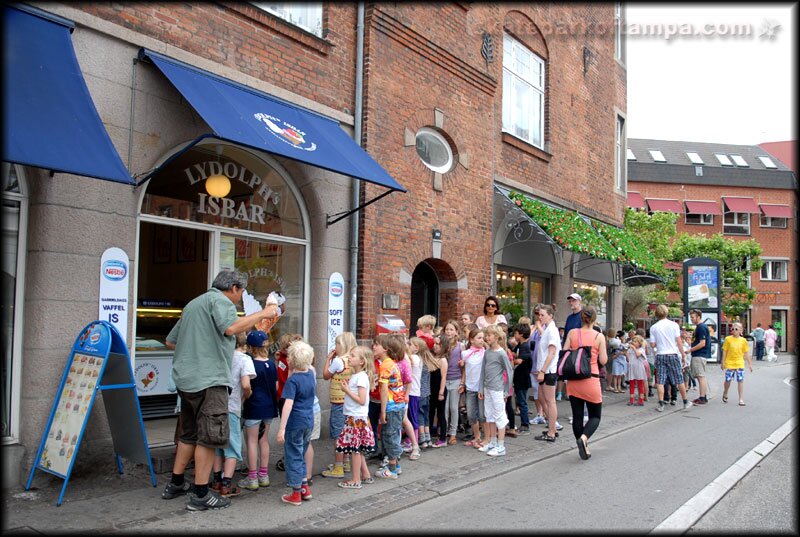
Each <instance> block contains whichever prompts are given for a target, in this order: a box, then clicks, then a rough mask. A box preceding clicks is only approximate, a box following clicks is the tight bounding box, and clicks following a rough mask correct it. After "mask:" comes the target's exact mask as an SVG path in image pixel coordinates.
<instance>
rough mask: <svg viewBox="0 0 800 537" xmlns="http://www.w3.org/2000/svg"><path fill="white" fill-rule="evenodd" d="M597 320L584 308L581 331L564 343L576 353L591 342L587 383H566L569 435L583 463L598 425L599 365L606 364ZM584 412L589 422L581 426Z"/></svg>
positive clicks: (571, 335)
mask: <svg viewBox="0 0 800 537" xmlns="http://www.w3.org/2000/svg"><path fill="white" fill-rule="evenodd" d="M596 320H597V312H596V311H595V309H594V308H593V307H592V306H584V307H583V310H581V327H580V328H575V329H572V330H570V332H569V334H567V339H566V341H565V343H566V345H565V346H566V348H567V349H570V350H574V349H577V348H578V347H581V346H583V345H586V346H589V345H590V343H589V342H591V347H592V351H591V372H592V376H591V377H589V378H586V379H578V380H570V381H569V382H567V395H568V396H569V404H570V406H571V407H572V433H573V434H574V435H575V441H576V442H577V444H578V453H579V455H580V457H581V459H583V460H587V459H588V458H589V457H591V456H592V454H591V453H589V448H588V444H589V438H590V437H591V436H592V434H594V432H595V431H596V430H597V427H598V426H599V425H600V414H601V409H602V406H603V392H602V389H601V388H600V368H599V366H600V365H605V364H606V362H608V353H607V351H606V338H605V336H603V334H601V333H599V332H596V331H595V330H594V329H593V328H592V327H593V326H594V322H595V321H596ZM584 408H586V409H587V410H588V415H589V421H587V422H586V425H584V424H583V413H584Z"/></svg>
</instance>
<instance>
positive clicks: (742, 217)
mask: <svg viewBox="0 0 800 537" xmlns="http://www.w3.org/2000/svg"><path fill="white" fill-rule="evenodd" d="M729 214H732V215H733V219H734V222H726V218H725V217H727V216H728V215H729ZM745 221H746V222H745ZM750 223H751V219H750V213H736V212H733V211H726V212H725V214H724V216H723V218H722V234H723V235H750ZM744 227H746V228H747V231H746V232H745V233H736V232H733V231H731V230H730V228H744Z"/></svg>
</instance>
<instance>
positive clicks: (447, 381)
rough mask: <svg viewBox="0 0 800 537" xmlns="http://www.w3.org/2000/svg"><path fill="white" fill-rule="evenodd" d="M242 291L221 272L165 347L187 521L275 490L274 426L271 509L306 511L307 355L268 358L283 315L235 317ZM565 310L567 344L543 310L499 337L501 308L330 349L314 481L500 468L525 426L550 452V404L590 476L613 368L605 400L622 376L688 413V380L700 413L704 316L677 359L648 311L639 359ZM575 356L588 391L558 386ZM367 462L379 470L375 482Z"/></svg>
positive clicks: (587, 319)
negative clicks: (431, 462) (323, 457)
mask: <svg viewBox="0 0 800 537" xmlns="http://www.w3.org/2000/svg"><path fill="white" fill-rule="evenodd" d="M246 285H247V276H246V275H244V274H242V273H240V272H237V271H222V272H220V273H219V275H218V276H217V278H215V280H214V283H213V284H212V288H211V289H210V290H209V291H207V292H206V293H204V294H203V295H201V296H200V297H198V298H196V299H195V300H193V301H191V302H190V303H189V304H188V305H187V306H186V308H185V309H184V311H183V315H182V317H181V319H180V320H179V321H178V323H177V324H176V325H175V327H174V328H173V330H172V331H171V332H170V334H169V335H168V336H167V344H168V346H170V348H173V349H174V350H175V356H174V359H173V364H174V365H173V381H174V383H175V387H176V388H177V391H178V395H179V396H180V398H181V401H182V404H181V413H180V417H179V423H178V428H179V431H180V434H179V436H178V440H177V452H176V458H175V463H174V466H173V470H172V475H171V478H170V481H169V483H168V484H167V485H166V487H165V489H164V491H163V492H162V497H163V498H164V499H173V498H177V497H179V496H185V495H186V496H188V503H187V509H188V510H190V511H202V510H208V509H221V508H225V507H228V506H229V505H230V502H231V500H230V498H231V497H234V496H237V495H238V494H241V492H242V489H249V490H253V491H255V490H259V489H261V488H266V487H269V486H270V479H269V470H268V460H269V453H270V443H269V429H270V427H271V426H274V424H273V422H274V421H275V419H276V418H278V419H279V421H278V430H277V434H276V435H275V438H276V441H277V443H278V444H279V445H282V446H283V457H282V458H281V459H280V461H279V464H278V467H279V468H280V469H282V470H284V471H285V472H286V484H287V486H288V487H290V489H291V490H290V492H289V493H288V494H286V495H282V496H281V500H282V501H283V502H285V503H287V504H289V505H293V506H301V505H302V504H303V502H304V501H308V500H310V499H312V498H313V496H312V492H311V486H312V484H313V477H312V476H313V463H314V460H313V459H314V450H313V445H312V442H313V441H315V440H317V439H318V438H319V437H320V414H321V412H320V407H319V401H318V399H317V396H316V393H317V374H316V371H315V370H314V367H313V363H314V351H313V349H312V347H311V346H310V345H309V344H308V343H307V342H306V341H304V340H303V338H302V336H300V335H299V334H284V335H282V336H281V338H280V341H279V343H280V345H279V346H280V349H279V351H278V352H277V353H276V355H275V356H274V357H270V356H268V354H267V352H266V343H267V341H268V336H267V334H266V333H264V332H262V331H259V330H249V329H252V328H254V325H256V323H258V322H260V321H262V320H264V319H274V318H276V317H279V316H280V315H281V312H282V309H281V305H282V302H281V301H280V300H279V299H275V298H273V297H272V296H270V298H269V299H268V300H267V304H266V306H265V307H264V309H263V310H261V311H259V312H257V313H254V314H251V315H247V316H244V317H238V316H237V314H236V304H237V303H238V302H239V301H240V300H241V298H242V294H243V293H244V290H245V287H246ZM280 298H282V297H280ZM568 300H569V302H570V309H571V311H572V313H571V315H570V317H569V319H568V321H569V322H568V325H569V326H568V327H567V328H569V330H567V329H566V328H565V329H564V331H563V334H561V333H560V331H559V329H558V327H557V326H556V323H555V321H554V313H555V312H554V306H553V305H551V304H538V305H537V306H536V307H535V308H534V312H533V313H534V315H533V318H532V319H531V318H527V317H522V318H520V319H519V321H518V323H517V324H516V325H515V326H513V327H511V329H510V330H509V326H508V325H507V323H506V317H505V316H504V315H503V314H502V313H501V311H500V303H499V301H498V299H497V297H494V296H489V297H487V298H486V301H485V303H484V308H483V315H481V316H480V317H478V318H477V319H475V322H473V319H474V317H473V316H472V314H470V313H467V312H465V313H464V314H462V315H461V316H460V318H459V320H448V321H446V322H444V323H443V325H441V326H437V320H436V318H435V317H433V316H431V315H425V316H423V317H421V318H420V319H418V322H417V328H418V329H417V331H416V332H415V334H414V335H413V336H411V337H408V336H406V335H404V334H401V333H391V334H378V335H377V336H375V338H374V339H373V340H372V343H371V345H370V346H365V345H358V343H357V341H356V338H355V336H354V334H352V333H349V332H344V333H342V334H340V335H339V336H337V338H336V341H335V347H334V349H333V350H332V351H331V352H330V353H329V354H328V355H327V357H326V359H325V363H324V365H323V370H322V379H323V381H327V382H329V383H330V386H329V390H328V393H329V398H330V418H329V419H330V421H329V431H330V441H331V442H332V447H333V448H334V459H333V462H332V463H331V464H329V465H328V467H327V468H326V469H325V470H323V471H322V472H321V474H320V475H321V476H322V477H323V478H328V479H336V480H338V483H337V484H338V486H339V487H340V488H343V489H360V488H362V487H363V486H364V485H369V484H372V483H374V482H375V478H379V479H392V480H395V479H399V478H400V476H401V475H402V471H403V469H402V458H403V456H404V455H405V456H406V458H407V459H408V460H409V461H417V460H419V459H420V458H421V457H422V450H429V449H436V448H444V447H447V448H453V447H455V446H459V444H460V443H459V440H458V434H459V433H461V434H462V440H463V444H461V446H462V447H461V448H459V449H463V447H468V448H473V449H476V453H482V454H485V455H487V456H489V457H503V456H505V455H506V454H507V453H508V447H507V446H506V443H505V439H506V438H507V437H511V438H515V437H518V436H525V435H529V434H531V425H541V426H544V427H545V428H544V430H542V431H540V432H539V434H537V435H535V436H534V438H535V439H536V440H539V441H544V442H550V443H553V442H556V441H557V438H558V436H559V431H560V430H562V429H563V426H561V424H560V423H559V422H558V406H557V401H558V400H559V399H568V400H569V403H570V408H571V414H572V416H571V417H570V423H571V425H572V433H573V437H574V439H575V444H576V446H577V451H578V455H579V457H580V459H581V460H588V459H589V458H590V457H591V452H590V449H589V439H590V438H591V437H592V435H593V434H594V433H595V432H596V431H597V429H598V427H599V425H600V421H601V416H602V404H603V389H602V387H601V377H603V373H604V372H606V371H605V370H607V369H608V367H609V366H611V367H613V368H614V369H613V371H612V373H613V374H612V375H608V374H606V375H605V376H606V380H607V385H608V386H613V387H614V388H615V389H612V390H610V391H615V392H617V393H621V392H622V389H621V386H622V384H621V382H622V380H621V379H620V378H619V377H620V376H624V377H625V379H626V381H625V382H627V383H628V385H629V389H630V400H629V403H628V404H629V405H630V406H643V405H644V401H646V400H647V399H648V397H652V395H653V394H652V387H651V386H649V387H648V390H647V395H645V384H646V383H647V382H648V380H650V379H651V378H652V376H653V371H655V385H656V388H657V392H658V407H657V409H658V410H659V411H663V409H664V406H665V404H666V400H665V397H666V396H665V388H664V386H665V384H670V383H673V384H675V385H676V388H677V390H678V391H680V394H681V396H682V399H683V408H684V409H688V408H689V407H690V406H692V404H693V403H692V402H690V401H688V399H687V396H686V385H685V383H684V377H683V373H682V371H683V368H682V364H686V368H690V369H691V375H693V377H696V378H697V379H698V384H699V387H700V397H699V398H698V399H696V400H695V401H694V404H698V405H702V404H706V403H707V383H706V382H705V360H704V358H703V356H704V355H705V356H707V353H708V350H709V348H710V342H709V339H708V331H707V330H705V331H703V329H702V323H701V322H698V321H699V312H697V321H696V322H698V326H699V328H698V329H697V330H695V338H694V340H693V341H692V342H691V344H689V343H687V346H686V348H684V346H683V341H682V338H681V334H680V331H679V328H678V325H677V323H674V322H673V321H670V320H668V319H666V312H667V309H666V306H659V307H658V308H657V310H656V316H657V317H658V318H659V321H658V322H657V323H655V324H654V325H653V327H652V328H651V334H650V341H649V344H648V343H647V342H646V341H645V339H644V335H645V334H644V333H632V334H631V335H630V336H631V337H628V335H623V337H622V338H618V337H616V334H609V337H608V339H607V338H606V335H604V334H603V333H602V332H601V331H600V330H599V329H598V328H597V326H596V322H597V313H596V311H595V309H594V308H593V307H592V306H584V305H583V304H582V300H581V297H580V295H578V294H573V295H570V297H569V299H568ZM692 319H693V321H695V312H694V311H693V312H692ZM740 329H741V326H739V330H740ZM734 334H735V335H734V337H731V338H728V339H726V342H725V346H724V347H723V359H722V361H721V364H720V365H721V366H722V367H723V369H724V370H725V392H724V395H723V401H724V402H727V397H728V389H729V386H730V383H731V382H732V381H733V379H734V378H735V379H736V380H737V382H738V392H739V404H740V405H744V399H743V394H744V386H743V374H744V372H743V368H744V363H743V360H744V359H747V361H748V363H749V364H750V370H751V371H752V362H750V356H749V349H748V347H747V343H746V341H745V340H744V338H741V337H739V336H740V335H737V334H736V332H734ZM623 340H625V341H624V343H623ZM584 351H585V354H584V358H583V359H584V360H587V361H588V363H589V368H588V371H587V372H585V375H584V376H582V377H580V378H577V377H575V378H573V377H570V376H569V375H567V374H565V373H564V371H562V370H561V368H560V367H559V365H560V363H561V362H563V361H564V360H565V359H566V358H567V356H568V355H570V354H575V355H576V356H580V355H581V353H582V352H584ZM648 351H651V352H648ZM689 353H691V356H692V359H691V362H688V361H687V360H688V358H687V356H686V355H688V354H689ZM619 359H621V360H623V361H624V362H625V368H624V373H621V374H620V370H621V368H619V367H617V366H616V365H612V364H611V363H610V362H611V361H612V360H613V361H614V364H616V361H617V360H619ZM695 359H696V360H697V361H695ZM609 377H610V378H609ZM559 383H560V384H561V386H559ZM607 389H608V388H607ZM529 390H530V391H531V395H532V399H533V404H532V405H530V411H529V405H528V402H529V396H528V392H529ZM635 390H636V392H637V393H638V400H637V399H634V392H635ZM534 413H535V416H534V417H533V418H532V419H531V418H530V415H533V414H534ZM517 416H519V420H520V426H519V427H516V418H517ZM243 432H244V434H242V433H243ZM243 445H245V446H246V447H247V453H246V457H243V454H242V447H243ZM245 458H246V464H245V465H244V471H245V472H246V477H244V478H243V479H241V480H240V481H238V483H234V481H233V473H234V471H235V468H236V466H237V465H238V464H240V463H242V461H243V460H244V459H245ZM192 459H194V464H195V478H194V483H193V484H190V483H189V482H188V481H187V480H186V478H185V477H184V471H185V468H186V466H187V464H188V463H189V461H190V460H192ZM368 461H373V462H374V463H376V464H377V468H374V470H371V469H370V467H369V464H368ZM212 469H213V472H212Z"/></svg>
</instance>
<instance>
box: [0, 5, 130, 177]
mask: <svg viewBox="0 0 800 537" xmlns="http://www.w3.org/2000/svg"><path fill="white" fill-rule="evenodd" d="M2 9H3V15H2V35H3V37H2V40H3V41H2V42H3V144H2V147H3V149H2V151H3V153H2V160H3V161H5V162H13V163H17V164H22V165H26V166H36V167H38V168H44V169H48V170H52V171H55V172H63V173H71V174H75V175H84V176H87V177H95V178H97V179H105V180H108V181H115V182H119V183H126V184H133V180H132V179H131V176H130V173H128V170H127V169H126V168H125V165H124V164H123V163H122V159H120V157H119V154H118V153H117V150H116V148H115V147H114V144H112V143H111V139H110V138H109V136H108V133H107V132H106V130H105V127H104V126H103V122H102V121H101V120H100V115H99V114H98V113H97V109H96V108H95V106H94V102H92V97H91V95H90V94H89V89H88V88H87V87H86V81H85V80H84V79H83V74H82V72H81V68H80V66H79V65H78V60H77V58H76V57H75V50H74V49H73V47H72V39H71V37H70V32H71V31H72V29H73V28H74V24H72V23H71V22H70V21H67V20H65V19H61V18H60V17H55V16H53V15H49V14H47V13H45V12H43V11H40V10H38V9H35V8H31V7H27V6H20V7H19V8H14V7H10V6H4V7H3V8H2Z"/></svg>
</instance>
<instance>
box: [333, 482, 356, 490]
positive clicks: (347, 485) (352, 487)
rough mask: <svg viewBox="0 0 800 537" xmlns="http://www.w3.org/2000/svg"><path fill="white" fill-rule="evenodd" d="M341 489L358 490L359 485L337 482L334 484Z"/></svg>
mask: <svg viewBox="0 0 800 537" xmlns="http://www.w3.org/2000/svg"><path fill="white" fill-rule="evenodd" d="M336 484H337V485H339V486H340V487H341V488H343V489H360V488H361V483H355V482H353V481H339V482H338V483H336Z"/></svg>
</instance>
